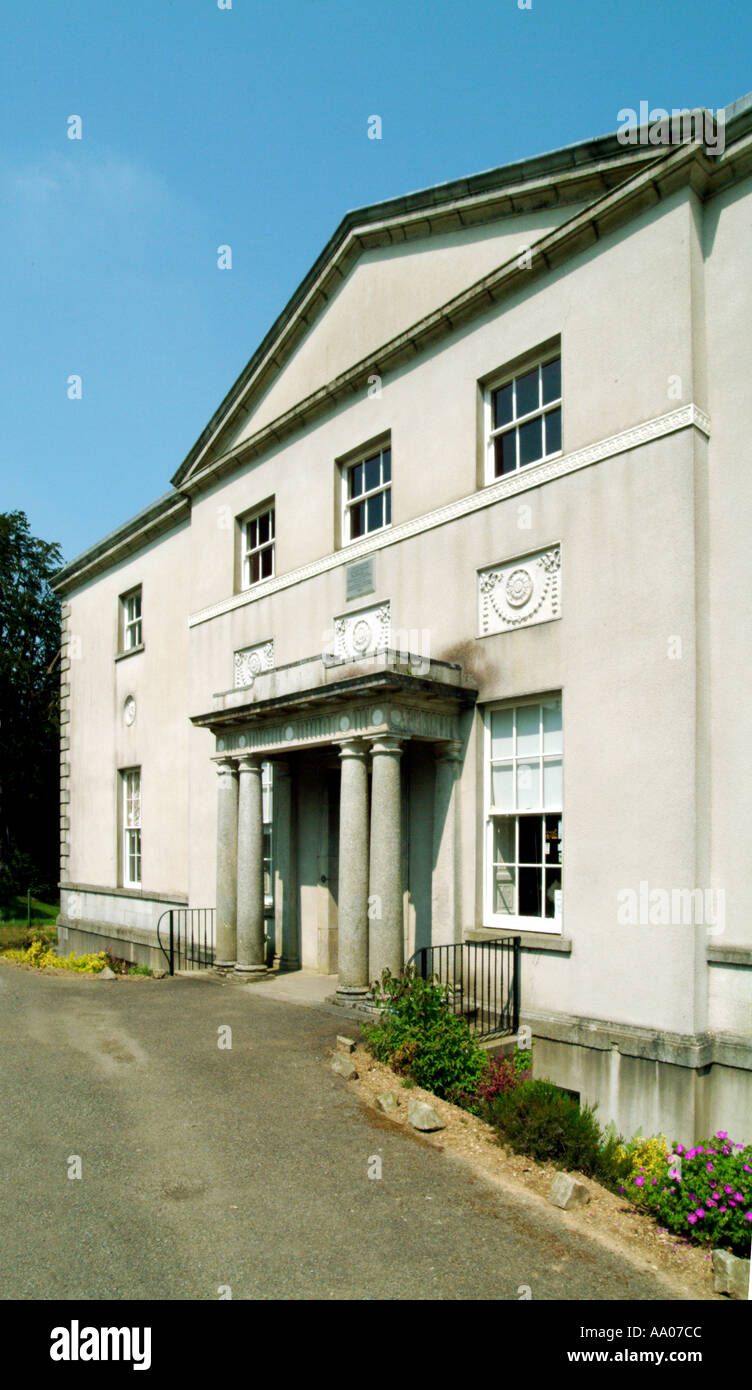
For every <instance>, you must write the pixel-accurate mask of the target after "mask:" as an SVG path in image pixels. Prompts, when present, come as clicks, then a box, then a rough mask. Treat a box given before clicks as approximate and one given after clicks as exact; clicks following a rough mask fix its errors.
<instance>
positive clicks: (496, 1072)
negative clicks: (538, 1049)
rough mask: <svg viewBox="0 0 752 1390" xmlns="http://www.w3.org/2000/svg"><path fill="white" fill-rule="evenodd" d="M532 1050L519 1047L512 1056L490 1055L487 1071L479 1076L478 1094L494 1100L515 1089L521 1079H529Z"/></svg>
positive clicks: (483, 1097) (484, 1098)
mask: <svg viewBox="0 0 752 1390" xmlns="http://www.w3.org/2000/svg"><path fill="white" fill-rule="evenodd" d="M531 1066H532V1052H529V1051H527V1052H522V1051H520V1050H519V1049H518V1050H517V1051H516V1052H515V1054H514V1056H513V1057H492V1058H491V1060H490V1061H489V1064H488V1071H487V1072H486V1074H485V1076H483V1077H481V1080H480V1084H479V1086H478V1095H479V1096H480V1098H481V1099H482V1100H495V1099H496V1097H497V1096H507V1095H509V1094H510V1093H511V1092H512V1091H515V1090H516V1089H517V1087H518V1086H520V1085H521V1084H522V1082H523V1081H529V1080H530V1074H531Z"/></svg>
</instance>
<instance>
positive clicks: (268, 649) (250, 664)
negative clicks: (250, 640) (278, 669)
mask: <svg viewBox="0 0 752 1390" xmlns="http://www.w3.org/2000/svg"><path fill="white" fill-rule="evenodd" d="M233 665H234V686H235V689H236V690H241V689H244V688H245V687H246V686H249V685H253V682H254V680H255V679H256V676H258V675H259V673H260V672H261V671H271V669H272V667H273V666H274V642H273V641H271V642H257V643H256V646H255V647H244V648H243V650H242V651H239V652H236V653H235V659H234V663H233Z"/></svg>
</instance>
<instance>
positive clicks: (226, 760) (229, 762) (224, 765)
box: [214, 754, 238, 777]
mask: <svg viewBox="0 0 752 1390" xmlns="http://www.w3.org/2000/svg"><path fill="white" fill-rule="evenodd" d="M214 766H215V768H216V769H217V775H218V776H220V777H221V776H222V773H223V772H237V770H238V764H237V759H236V758H231V757H229V756H228V755H227V754H225V755H224V757H222V758H215V759H214Z"/></svg>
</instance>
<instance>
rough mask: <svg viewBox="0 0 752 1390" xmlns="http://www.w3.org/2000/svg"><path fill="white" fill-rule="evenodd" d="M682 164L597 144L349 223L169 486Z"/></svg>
mask: <svg viewBox="0 0 752 1390" xmlns="http://www.w3.org/2000/svg"><path fill="white" fill-rule="evenodd" d="M691 158H692V151H688V150H686V149H684V150H681V149H680V150H668V151H656V150H655V148H651V147H649V146H647V147H646V146H644V145H643V146H625V145H623V144H619V143H618V142H617V139H616V136H606V137H604V138H603V139H601V140H598V141H594V142H590V143H588V144H586V145H582V146H570V147H568V148H567V149H564V150H560V151H555V152H554V153H553V154H551V155H545V156H541V157H540V158H539V159H534V160H528V161H524V162H523V163H521V164H519V165H509V166H507V167H506V168H503V169H498V170H492V171H490V172H489V173H487V174H482V175H476V176H474V177H473V178H471V179H466V180H461V181H458V182H457V183H454V184H445V185H441V186H439V187H438V188H434V189H428V190H425V191H424V192H422V193H419V194H411V195H408V196H407V197H406V198H402V199H395V200H393V201H392V202H390V203H383V204H376V205H375V206H374V207H372V208H365V209H361V210H360V211H358V212H354V213H348V214H347V216H346V217H345V218H344V220H343V222H342V223H341V225H340V227H339V228H338V229H337V232H336V233H335V235H334V236H333V237H332V239H331V241H330V242H329V243H328V245H327V246H326V247H325V248H324V251H323V252H322V254H321V256H320V257H319V259H318V261H317V262H316V264H315V265H314V266H313V267H312V269H311V271H310V272H309V274H308V275H307V276H306V278H305V280H304V281H303V282H302V284H301V286H300V287H299V289H298V290H297V291H296V293H295V295H293V297H292V299H291V300H290V302H289V304H288V305H287V306H286V308H285V310H284V311H283V313H282V314H281V315H280V317H279V319H278V320H277V322H276V323H275V324H274V325H273V327H272V329H270V331H269V333H268V334H267V335H266V338H265V339H264V341H263V342H262V343H261V345H260V347H259V348H258V349H257V351H256V353H254V356H253V357H252V358H251V360H250V362H249V363H248V365H247V367H246V368H245V370H244V371H243V373H241V376H240V377H239V378H238V380H237V382H236V383H235V385H234V387H233V388H232V390H231V391H230V392H229V393H228V395H227V397H226V398H225V400H224V401H223V402H222V404H221V406H220V407H219V409H218V410H217V411H216V413H215V415H214V416H213V417H212V419H211V420H210V422H209V424H208V425H207V427H206V429H205V430H204V432H203V434H202V435H201V437H200V439H199V440H198V441H197V443H196V445H195V446H194V448H193V449H192V450H191V452H190V453H189V455H188V457H187V459H186V460H185V462H184V464H183V465H182V467H181V468H180V469H179V470H178V472H177V473H176V475H175V477H174V478H173V483H174V484H175V485H176V486H178V487H180V486H183V487H185V486H188V485H196V486H197V485H199V484H200V483H201V482H203V480H204V479H208V478H209V477H210V476H211V475H213V474H214V473H215V472H216V471H217V470H218V469H222V468H227V467H231V466H235V464H236V463H237V462H240V461H241V459H243V458H244V457H245V456H246V455H247V456H248V457H251V456H252V453H254V452H258V451H259V450H260V449H261V447H262V446H263V441H267V443H266V446H265V447H268V443H269V442H272V443H273V442H274V440H275V439H276V438H281V437H282V435H283V434H284V433H285V432H288V431H289V428H290V422H291V420H292V419H293V417H294V418H295V420H296V421H297V422H299V421H300V420H302V419H306V418H311V416H312V414H313V413H315V412H316V411H318V410H320V409H322V408H325V407H326V406H327V404H328V405H331V404H332V402H333V400H334V399H335V393H336V391H337V390H340V389H341V388H342V387H343V383H349V382H350V379H351V378H353V374H357V376H358V384H357V385H356V386H354V387H353V388H352V389H360V387H361V386H362V384H363V383H364V382H366V381H367V380H368V371H369V363H370V367H371V370H372V371H373V372H375V373H377V374H378V373H379V371H380V369H381V367H382V365H383V364H384V363H385V362H386V361H389V362H392V361H393V360H394V351H395V345H397V347H398V346H399V344H400V342H401V340H403V339H406V338H409V335H410V332H411V329H412V328H413V327H416V326H420V327H421V331H422V332H423V333H424V336H425V333H426V332H429V333H430V332H431V322H432V318H433V319H436V321H437V323H440V322H441V319H442V315H443V317H444V320H445V321H446V320H447V319H448V316H449V315H450V314H451V316H452V318H454V314H455V310H458V312H459V314H460V316H462V315H465V316H466V313H467V311H466V309H464V308H463V307H462V306H463V304H464V305H466V306H467V305H470V304H471V302H472V301H473V291H474V290H478V291H479V292H480V297H481V299H482V297H483V293H484V288H485V285H486V284H487V283H488V284H489V285H490V284H491V281H492V280H493V277H494V275H495V274H496V273H497V272H500V271H501V272H503V271H504V269H505V268H507V267H511V269H512V271H513V270H514V266H515V262H516V261H517V260H518V259H520V258H521V257H523V256H524V253H525V251H526V250H528V249H529V250H530V251H532V252H533V253H535V251H536V248H540V249H541V256H539V257H538V264H539V265H540V264H541V261H542V262H543V263H544V264H545V265H548V264H550V263H551V264H552V263H554V261H555V259H556V256H557V254H558V253H557V252H556V249H555V247H554V246H553V243H554V242H555V241H556V239H557V237H558V239H559V240H561V241H568V245H569V246H570V247H571V246H573V245H575V244H576V242H577V239H578V237H579V238H580V240H581V233H580V229H579V224H580V222H581V221H582V219H583V218H584V217H585V216H586V215H587V214H588V212H589V210H590V209H591V208H593V209H595V208H597V209H599V210H600V209H603V210H604V211H605V214H606V215H608V211H609V205H610V202H611V201H613V200H614V199H616V200H617V201H618V198H619V194H620V191H621V190H622V189H624V190H628V189H629V187H630V185H631V184H633V183H634V184H636V185H637V184H640V183H643V184H644V183H645V182H646V181H648V182H649V179H648V175H647V171H648V170H651V171H652V169H653V168H654V167H656V166H657V165H658V164H661V165H663V164H667V162H670V161H672V160H673V162H674V163H677V162H678V163H679V164H681V163H682V162H683V163H687V162H688V160H689V159H691ZM648 196H649V197H650V196H653V195H652V194H649V195H648ZM638 202H639V200H636V201H635V200H633V204H632V211H634V210H636V209H637V207H638ZM630 215H632V212H631V213H630ZM570 229H571V232H570ZM559 234H561V235H559ZM596 235H597V233H596ZM567 254H569V252H568V253H567ZM510 283H511V281H510ZM493 297H494V294H493V292H490V293H489V297H488V300H487V302H491V300H492V299H493ZM475 300H476V303H477V301H478V296H477V294H476V296H475ZM445 311H446V312H445ZM444 326H445V327H446V326H447V324H446V322H445V325H444Z"/></svg>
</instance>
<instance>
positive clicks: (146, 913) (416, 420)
mask: <svg viewBox="0 0 752 1390" xmlns="http://www.w3.org/2000/svg"><path fill="white" fill-rule="evenodd" d="M751 323H752V102H750V100H749V99H744V100H742V101H740V102H737V103H736V105H735V106H734V107H731V108H728V109H727V111H726V125H725V149H724V151H723V153H721V154H718V153H716V154H715V155H713V154H710V153H709V152H708V149H707V148H705V147H703V144H702V143H701V141H694V142H689V143H684V144H680V145H675V146H661V147H657V146H655V145H651V144H648V143H644V144H642V143H641V144H633V145H631V146H626V145H624V144H621V143H620V142H619V140H618V139H617V136H616V135H610V136H606V137H604V138H602V139H598V140H593V141H590V142H587V143H585V144H580V145H576V146H571V147H568V148H565V149H562V150H558V151H555V152H553V153H551V154H547V155H544V156H542V157H540V158H536V159H530V160H526V161H523V162H521V163H519V164H515V165H510V166H507V167H505V168H501V169H495V170H492V171H491V172H489V173H484V174H480V175H476V176H474V177H470V178H467V179H462V180H459V181H457V182H454V183H450V184H445V185H441V186H439V187H436V188H431V189H428V190H426V191H425V192H421V193H416V194H411V195H409V196H406V197H404V198H397V199H394V200H392V201H390V202H386V203H381V204H378V205H376V206H373V207H368V208H364V209H362V210H359V211H357V212H352V213H348V214H347V216H346V217H345V218H344V220H343V221H342V223H341V225H340V226H339V228H338V229H337V231H336V232H335V234H334V236H333V237H332V238H331V240H330V242H329V243H328V245H327V246H326V247H325V248H324V250H323V251H322V253H321V255H320V257H319V259H318V260H317V262H316V263H315V265H314V266H313V267H312V269H311V271H310V272H309V274H308V275H307V276H306V278H305V280H304V281H303V283H302V284H301V285H300V287H299V289H298V290H297V291H296V293H295V294H294V295H293V297H292V299H291V300H290V302H289V304H288V305H287V306H286V308H285V309H284V310H283V312H282V313H281V315H280V317H279V319H278V320H277V322H276V323H275V324H274V325H273V327H272V328H271V330H270V331H269V333H268V334H267V336H266V338H265V339H264V341H263V342H262V343H261V345H260V346H259V348H258V349H257V351H256V352H255V353H254V355H253V357H252V358H251V360H250V362H249V363H248V366H247V367H246V369H245V370H244V372H243V373H242V375H241V377H240V378H239V380H238V381H237V382H236V383H235V385H234V386H233V387H232V389H231V390H230V392H229V394H228V395H227V397H226V398H225V400H224V401H223V402H222V404H221V405H220V406H219V408H218V410H217V411H216V413H215V414H214V416H213V417H212V419H211V420H210V421H209V423H208V424H207V426H206V429H205V430H204V432H203V434H202V435H201V437H200V439H199V440H198V441H197V443H196V445H195V446H194V448H193V449H192V450H191V452H190V454H189V455H188V457H187V458H186V460H185V462H184V463H183V464H182V465H181V467H180V468H179V469H178V471H177V473H176V474H175V476H174V478H173V479H172V488H171V490H170V491H169V492H168V493H167V494H166V495H164V496H162V497H160V498H159V500H158V501H156V502H155V503H153V504H152V505H151V506H150V507H148V508H147V509H146V510H145V511H144V512H142V513H141V514H140V515H139V516H138V517H136V518H134V520H132V521H130V522H128V523H126V524H125V525H123V526H122V527H121V528H119V530H117V531H116V532H114V533H113V534H112V535H110V536H108V537H106V538H105V539H104V540H103V541H102V542H100V543H99V544H97V545H95V546H93V547H92V548H91V549H90V550H88V551H87V552H86V553H85V554H84V555H81V556H79V557H78V559H76V560H74V561H73V562H72V563H70V564H69V565H67V566H66V567H65V569H64V570H63V571H62V573H61V575H60V578H59V581H58V586H57V587H58V590H59V592H60V594H61V596H62V597H63V600H64V607H63V614H64V620H63V628H64V638H63V640H64V644H65V651H64V659H63V688H62V693H63V728H62V733H63V738H62V750H63V751H62V771H63V782H62V786H63V790H62V902H61V915H60V938H61V943H62V945H63V946H64V947H65V949H70V948H76V949H81V948H84V947H86V948H89V949H97V948H101V947H102V946H104V945H107V946H109V947H110V948H112V949H115V950H116V952H117V953H118V954H121V955H128V956H133V957H134V958H141V959H147V960H154V959H155V958H156V934H155V933H156V924H157V921H158V918H159V916H160V914H161V913H163V912H165V911H166V910H169V908H170V907H175V908H177V907H181V906H182V907H186V906H187V907H190V908H192V909H193V908H216V959H217V962H218V963H220V964H224V965H225V966H226V967H227V968H228V969H233V970H236V971H238V972H239V973H241V974H245V975H247V976H249V977H252V976H253V975H254V974H258V973H260V972H262V971H263V970H264V969H265V968H266V966H267V965H268V964H269V963H270V962H271V961H272V959H273V958H276V959H277V961H278V962H279V961H281V963H282V967H283V968H286V969H296V968H299V967H300V966H303V967H308V968H314V969H316V970H319V971H322V972H324V973H333V972H339V989H340V992H341V994H343V995H345V996H346V995H347V993H348V991H349V992H353V993H356V994H357V992H358V991H362V990H363V989H364V988H365V987H366V985H367V983H368V980H369V979H372V978H374V977H375V975H376V974H378V973H379V972H380V970H381V968H382V967H383V966H384V965H385V964H389V965H390V966H391V967H392V968H399V966H400V964H401V962H402V961H403V960H405V959H406V958H408V957H409V956H410V955H411V954H412V952H413V951H414V950H415V949H416V948H417V947H419V946H423V945H427V944H435V943H451V942H459V941H464V940H473V939H488V940H495V939H497V938H498V937H499V936H509V935H510V934H518V935H519V936H520V940H521V982H522V983H521V989H522V995H521V1006H522V1020H523V1022H524V1023H527V1024H529V1025H530V1026H531V1028H532V1031H533V1034H534V1037H535V1039H536V1059H537V1062H536V1066H537V1070H538V1071H539V1073H540V1074H543V1075H549V1076H551V1077H552V1079H553V1080H555V1081H557V1082H559V1083H560V1084H561V1085H564V1086H566V1087H568V1088H570V1089H571V1090H574V1091H577V1092H579V1093H580V1094H581V1096H582V1097H583V1099H587V1100H590V1101H598V1102H599V1104H600V1114H601V1117H602V1118H603V1119H604V1120H606V1119H610V1118H613V1119H614V1120H615V1121H616V1122H617V1124H618V1125H619V1126H620V1127H621V1128H622V1130H623V1131H624V1132H626V1133H632V1132H633V1131H634V1130H635V1129H636V1128H637V1127H638V1126H640V1127H641V1128H642V1130H643V1132H647V1133H649V1132H656V1131H659V1130H664V1131H666V1132H667V1133H668V1134H669V1136H670V1137H683V1138H685V1139H689V1140H691V1139H694V1138H695V1137H699V1135H700V1134H702V1133H704V1132H708V1131H710V1130H711V1129H712V1128H715V1127H718V1126H722V1127H724V1128H725V1129H727V1130H729V1131H733V1132H734V1137H735V1138H739V1139H745V1140H747V1141H749V1140H750V1139H751V1138H752V1123H751V1121H750V1115H751V1113H752V916H751V915H750V911H749V903H750V896H751V893H750V889H751V888H752V874H751V872H750V855H749V847H748V840H749V825H750V823H751V822H752V807H750V775H749V770H748V757H749V751H750V749H752V705H751V704H750V701H749V700H748V699H747V698H746V693H747V687H748V684H749V677H750V675H752V661H751V660H750V652H749V642H748V637H747V632H748V629H749V611H750V601H749V586H748V581H747V571H748V560H747V556H748V549H749V536H750V522H751V521H752V509H751V505H750V504H751V502H752V482H751V481H750V479H751V478H752V466H751V460H750V440H751V439H752V391H750V389H749V382H750V380H752V333H751V332H750V324H751ZM264 923H265V924H266V933H267V937H268V941H267V943H266V945H265V944H264V941H263V932H264Z"/></svg>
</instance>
